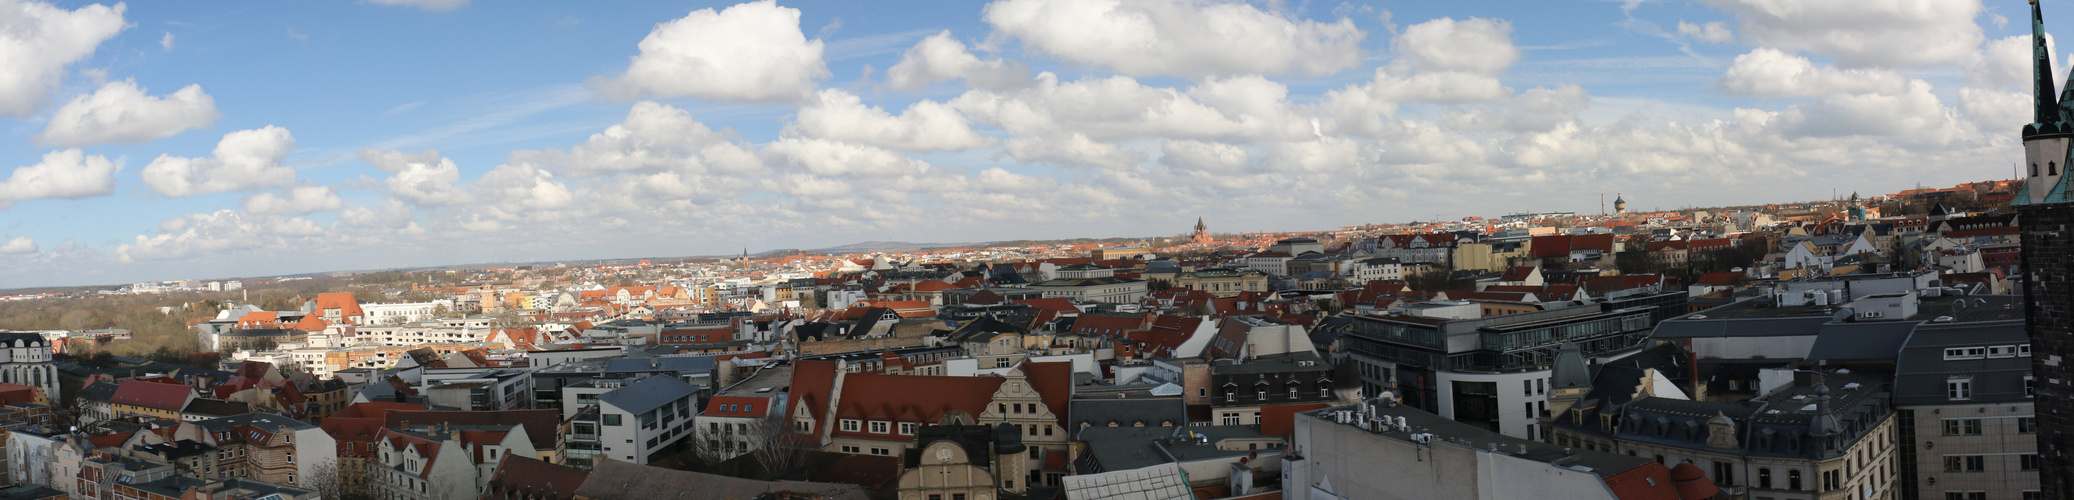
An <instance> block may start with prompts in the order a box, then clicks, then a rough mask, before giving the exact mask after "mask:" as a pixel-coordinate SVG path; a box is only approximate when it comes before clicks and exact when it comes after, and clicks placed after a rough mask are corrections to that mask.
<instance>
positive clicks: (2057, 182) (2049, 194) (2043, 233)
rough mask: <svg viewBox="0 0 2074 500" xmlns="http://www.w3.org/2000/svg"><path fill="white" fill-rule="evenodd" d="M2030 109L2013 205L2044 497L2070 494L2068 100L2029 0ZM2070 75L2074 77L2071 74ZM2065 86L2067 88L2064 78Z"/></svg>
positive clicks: (2072, 259) (2073, 325)
mask: <svg viewBox="0 0 2074 500" xmlns="http://www.w3.org/2000/svg"><path fill="white" fill-rule="evenodd" d="M2031 47H2032V50H2031V52H2032V55H2031V58H2032V63H2033V64H2032V71H2033V74H2032V76H2033V82H2032V85H2033V88H2032V92H2033V94H2034V95H2033V98H2034V99H2036V101H2035V102H2034V103H2033V107H2034V109H2033V111H2035V116H2034V117H2033V118H2032V120H2031V124H2029V125H2025V126H2024V132H2023V134H2024V161H2025V163H2026V169H2027V170H2028V172H2027V173H2028V174H2029V175H2027V176H2026V178H2025V180H2024V188H2023V190H2021V191H2019V192H2018V193H2017V197H2016V200H2015V201H2013V202H2011V203H2010V204H2011V205H2015V206H2016V207H2015V208H2016V211H2017V214H2018V215H2017V217H2018V220H2021V221H2023V223H2022V226H2023V227H2022V237H2023V248H2022V250H2021V252H2022V253H2021V255H2022V257H2023V273H2024V280H2023V281H2024V295H2025V297H2026V298H2027V300H2025V301H2024V329H2025V331H2026V332H2028V333H2029V334H2030V336H2031V352H2032V356H2031V375H2032V377H2033V379H2034V381H2033V386H2032V388H2033V391H2034V392H2033V393H2034V394H2035V396H2034V398H2035V407H2036V410H2037V418H2038V456H2039V458H2040V459H2041V460H2042V461H2043V462H2044V463H2042V464H2040V465H2041V466H2040V467H2039V475H2038V480H2039V481H2038V482H2039V487H2040V488H2041V490H2042V491H2041V493H2042V494H2043V495H2042V496H2043V497H2044V498H2074V370H2069V369H2068V368H2069V363H2074V229H2070V228H2074V198H2070V197H2069V196H2068V194H2067V186H2066V185H2065V184H2064V183H2063V176H2064V175H2065V174H2066V170H2067V160H2068V156H2067V141H2068V139H2069V138H2074V126H2070V124H2069V123H2068V116H2069V112H2068V111H2069V110H2068V109H2067V107H2066V106H2067V105H2068V104H2070V103H2074V96H2069V95H2061V96H2059V97H2058V98H2054V96H2053V87H2052V53H2051V52H2050V50H2048V49H2047V48H2046V45H2045V18H2044V15H2043V14H2041V13H2040V12H2039V9H2038V1H2037V0H2031ZM2070 83H2074V82H2070ZM2068 87H2069V90H2074V84H2070V85H2069V86H2068Z"/></svg>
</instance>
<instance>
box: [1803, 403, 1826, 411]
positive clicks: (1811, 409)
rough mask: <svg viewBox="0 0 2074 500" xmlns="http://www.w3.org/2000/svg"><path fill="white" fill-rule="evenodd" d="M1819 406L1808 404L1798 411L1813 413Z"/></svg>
mask: <svg viewBox="0 0 2074 500" xmlns="http://www.w3.org/2000/svg"><path fill="white" fill-rule="evenodd" d="M1819 406H1821V405H1817V404H1815V403H1808V405H1807V406H1802V407H1800V411H1815V409H1816V408H1817V407H1819Z"/></svg>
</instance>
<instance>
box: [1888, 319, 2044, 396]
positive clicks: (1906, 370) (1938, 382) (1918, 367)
mask: <svg viewBox="0 0 2074 500" xmlns="http://www.w3.org/2000/svg"><path fill="white" fill-rule="evenodd" d="M2029 343H2031V338H2030V336H2029V334H2027V333H2025V332H2024V322H2023V321H2022V320H2014V321H1994V322H1979V323H1927V324H1924V325H1923V326H1922V327H1920V328H1916V330H1915V333H1914V334H1913V335H1910V336H1909V338H1908V340H1907V342H1905V343H1903V344H1902V346H1901V354H1900V357H1899V358H1898V359H1897V360H1896V361H1895V364H1894V370H1895V372H1896V373H1895V374H1894V404H1895V405H1897V406H1910V405H1934V404H1954V403H1965V404H1994V403H2009V402H2018V401H2028V400H2029V398H2026V397H2024V377H2025V376H2027V375H2030V374H2031V358H2030V357H2029V356H2010V357H1997V358H1983V359H1963V360H1950V361H1946V360H1945V359H1944V349H1945V348H1947V347H1983V348H1984V347H1989V346H2016V345H2024V344H2029ZM1953 376H1970V377H1973V398H1972V399H1969V400H1966V401H1963V402H1954V401H1952V400H1951V399H1949V398H1947V397H1946V396H1947V395H1946V393H1945V381H1947V380H1949V379H1950V378H1951V377H1953Z"/></svg>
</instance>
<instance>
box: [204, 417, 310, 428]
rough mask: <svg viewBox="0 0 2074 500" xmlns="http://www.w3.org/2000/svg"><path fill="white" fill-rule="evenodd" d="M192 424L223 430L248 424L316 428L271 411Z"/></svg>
mask: <svg viewBox="0 0 2074 500" xmlns="http://www.w3.org/2000/svg"><path fill="white" fill-rule="evenodd" d="M194 424H195V425H199V426H202V428H204V429H208V430H211V431H225V430H230V429H232V428H235V427H238V426H243V425H250V426H253V427H258V428H261V429H274V430H280V429H289V430H298V431H299V430H303V429H315V428H317V426H315V425H310V424H309V423H308V422H304V421H301V420H296V419H293V418H288V417H287V416H284V415H276V414H272V413H247V414H244V415H232V416H228V417H223V418H212V419H208V420H202V421H199V422H195V423H194Z"/></svg>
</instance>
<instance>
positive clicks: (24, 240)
mask: <svg viewBox="0 0 2074 500" xmlns="http://www.w3.org/2000/svg"><path fill="white" fill-rule="evenodd" d="M39 250H41V248H39V247H37V246H36V240H32V239H29V237H27V236H16V237H14V239H11V240H7V243H6V244H0V255H26V254H32V253H36V252H37V251H39Z"/></svg>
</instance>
